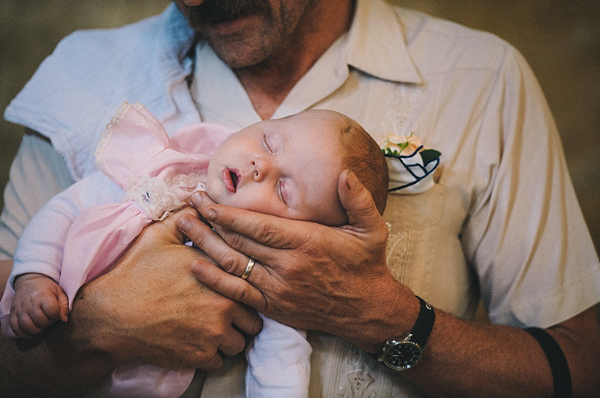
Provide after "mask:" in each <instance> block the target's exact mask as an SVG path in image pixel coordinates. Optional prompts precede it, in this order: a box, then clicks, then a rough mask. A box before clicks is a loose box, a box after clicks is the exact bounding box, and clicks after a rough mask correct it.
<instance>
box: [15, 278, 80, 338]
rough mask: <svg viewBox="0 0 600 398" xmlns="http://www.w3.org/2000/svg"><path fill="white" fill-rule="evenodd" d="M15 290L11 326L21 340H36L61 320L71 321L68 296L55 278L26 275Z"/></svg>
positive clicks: (18, 281) (16, 284)
mask: <svg viewBox="0 0 600 398" xmlns="http://www.w3.org/2000/svg"><path fill="white" fill-rule="evenodd" d="M14 286H15V296H14V297H13V301H12V305H11V308H10V318H9V323H10V327H11V328H12V330H13V332H14V333H15V335H16V336H17V337H32V336H33V335H35V334H38V333H40V332H41V331H42V330H43V329H44V328H46V327H47V326H49V325H50V324H51V323H53V322H54V321H56V320H57V319H60V320H61V321H63V322H66V321H67V314H68V312H69V301H68V299H67V295H66V294H65V292H64V291H63V289H62V288H61V287H60V286H59V285H58V283H56V282H54V280H52V279H51V278H49V277H47V276H46V275H42V274H34V273H30V274H23V275H20V276H19V277H17V278H16V280H15V283H14Z"/></svg>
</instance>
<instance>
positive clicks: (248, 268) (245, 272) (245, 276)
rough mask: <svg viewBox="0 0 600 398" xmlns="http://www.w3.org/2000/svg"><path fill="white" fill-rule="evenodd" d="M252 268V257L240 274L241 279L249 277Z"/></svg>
mask: <svg viewBox="0 0 600 398" xmlns="http://www.w3.org/2000/svg"><path fill="white" fill-rule="evenodd" d="M252 268H254V259H253V258H252V257H250V258H249V260H248V264H247V265H246V269H245V270H244V273H243V274H242V279H243V280H246V279H248V277H249V276H250V272H252Z"/></svg>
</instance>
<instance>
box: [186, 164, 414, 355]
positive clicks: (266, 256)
mask: <svg viewBox="0 0 600 398" xmlns="http://www.w3.org/2000/svg"><path fill="white" fill-rule="evenodd" d="M338 192H339V195H340V199H341V202H342V204H343V206H344V208H345V209H346V211H347V215H348V219H349V223H348V225H345V226H343V227H339V228H331V227H327V226H323V225H320V224H316V223H311V222H302V221H294V220H287V219H281V218H278V217H273V216H269V215H264V214H258V213H253V212H248V211H244V210H241V209H235V208H231V207H226V206H222V205H216V204H214V203H212V202H211V201H210V199H209V198H208V196H206V194H204V193H201V194H197V195H195V196H194V197H193V200H194V204H195V205H196V206H197V208H198V210H199V211H200V213H201V214H202V215H203V217H205V218H206V219H207V220H208V221H209V222H211V223H212V224H213V226H214V227H215V229H216V230H217V231H218V232H219V234H220V235H221V236H222V238H223V239H221V238H220V237H219V236H218V235H216V234H214V233H212V231H211V230H210V228H209V227H207V226H205V225H203V224H202V223H200V222H197V221H196V220H193V219H192V218H189V217H188V218H182V219H181V220H180V223H179V227H180V229H181V230H182V231H184V233H186V234H187V235H188V236H189V237H190V238H191V239H192V240H193V241H194V242H195V243H196V245H198V246H199V247H200V248H201V249H202V250H204V251H205V252H206V253H207V254H208V255H209V256H210V257H211V258H212V259H213V260H215V262H216V263H218V264H219V265H220V266H221V267H222V268H223V269H224V270H225V271H227V272H228V273H229V274H228V273H226V272H224V271H223V270H221V269H219V268H218V267H216V266H214V265H212V264H210V263H208V262H205V261H203V262H196V263H195V265H194V273H195V274H196V276H197V277H198V279H199V280H200V281H201V282H203V283H204V284H206V285H207V286H210V287H211V288H213V289H215V290H216V291H218V292H220V293H222V294H224V295H226V296H228V297H230V298H232V299H234V300H238V301H240V302H243V303H246V304H248V305H250V306H252V307H254V308H256V309H257V310H259V311H260V312H263V313H264V314H265V315H267V316H269V317H272V318H274V319H276V320H278V321H280V322H283V323H286V324H289V325H292V326H296V327H301V328H307V329H316V330H323V331H326V332H329V333H332V334H335V335H337V336H340V337H342V338H344V339H346V340H348V341H350V342H353V343H354V344H356V345H357V346H359V347H360V348H363V349H365V350H367V351H375V347H376V345H377V343H380V342H381V330H382V327H385V325H383V324H382V322H381V321H380V319H381V318H382V317H383V318H384V319H385V317H386V316H387V315H386V314H390V317H389V319H390V320H391V319H394V323H395V327H396V328H397V327H398V326H397V325H402V322H400V323H399V322H398V319H395V318H397V316H398V314H397V313H398V311H397V309H398V308H409V309H410V310H408V311H407V314H405V315H406V316H405V318H407V319H406V320H405V321H404V322H405V323H406V326H407V330H408V328H410V326H411V325H412V323H411V322H414V319H416V313H417V311H418V301H417V300H416V298H415V297H414V295H412V294H410V291H409V290H408V289H407V288H405V287H404V286H402V285H400V284H399V283H397V282H396V281H395V280H394V278H393V277H392V275H391V273H390V272H389V270H388V269H387V266H386V261H385V250H386V243H387V242H386V241H387V227H386V225H385V222H384V221H383V219H382V217H381V216H380V215H379V213H378V211H377V209H376V207H375V205H374V203H373V200H372V198H371V195H370V194H369V192H368V191H367V190H366V189H365V188H364V187H363V186H362V185H361V184H360V182H359V181H358V179H357V178H356V176H355V175H354V174H353V173H351V172H348V171H344V172H342V173H341V175H340V178H339V181H338ZM242 253H244V254H242ZM248 256H251V257H253V258H254V259H256V260H257V264H256V265H255V267H254V269H253V271H252V273H251V274H250V276H249V278H248V279H247V280H246V281H244V280H242V279H241V278H239V276H240V275H242V273H243V271H244V269H245V267H246V265H247V263H248ZM248 282H249V283H248ZM410 300H413V302H412V306H411V302H410ZM392 311H394V312H395V313H396V314H394V315H392V314H391V312H392ZM413 316H414V318H413ZM401 333H402V331H398V335H400V334H401Z"/></svg>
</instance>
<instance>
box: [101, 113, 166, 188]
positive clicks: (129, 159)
mask: <svg viewBox="0 0 600 398" xmlns="http://www.w3.org/2000/svg"><path fill="white" fill-rule="evenodd" d="M168 144H169V136H168V135H167V132H166V131H165V129H164V128H163V126H162V125H161V124H160V122H159V121H158V120H157V119H156V118H155V117H154V116H153V115H152V114H151V113H150V112H148V111H147V110H146V108H144V107H143V106H142V105H140V104H134V105H132V104H129V103H127V102H126V103H124V104H123V105H122V106H121V108H119V110H118V111H117V114H116V115H115V116H114V117H113V118H112V120H111V121H110V123H109V124H108V125H107V126H106V129H105V130H104V133H103V135H102V139H101V140H100V143H99V144H98V147H97V149H96V152H95V156H96V163H97V164H98V167H99V168H100V170H101V171H102V173H104V174H106V175H107V176H108V177H109V178H110V179H111V180H113V181H114V182H115V183H117V184H118V185H119V186H121V187H122V188H123V189H125V188H126V186H127V182H128V180H129V179H130V178H131V177H132V176H133V175H136V174H137V173H138V172H139V171H140V170H141V169H142V168H143V167H144V166H145V165H147V164H148V161H149V160H150V159H152V158H153V157H154V156H156V155H157V154H158V153H160V152H162V151H163V150H164V149H165V148H166V147H167V146H168Z"/></svg>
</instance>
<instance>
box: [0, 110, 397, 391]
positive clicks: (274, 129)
mask: <svg viewBox="0 0 600 398" xmlns="http://www.w3.org/2000/svg"><path fill="white" fill-rule="evenodd" d="M96 160H97V163H98V166H99V168H100V170H101V171H102V173H95V174H92V175H91V176H89V177H87V178H85V179H83V180H81V181H79V182H78V183H76V184H74V185H73V186H72V187H70V188H69V189H67V190H66V191H64V192H63V193H61V194H59V195H57V196H56V197H55V198H53V199H52V200H51V201H50V202H48V204H47V205H46V206H45V207H44V208H43V209H42V210H40V212H39V213H38V214H36V216H35V217H34V218H33V219H32V221H31V222H30V223H29V225H28V226H27V228H26V230H25V232H24V233H23V236H22V237H21V239H20V240H19V244H18V247H17V250H16V252H15V260H14V266H13V271H12V273H11V277H10V278H9V281H8V283H7V287H6V289H5V294H4V297H3V298H2V301H1V302H0V316H1V322H2V331H3V333H4V334H5V335H10V336H13V337H29V336H32V335H34V334H37V333H39V332H41V330H43V328H45V327H47V326H48V325H50V324H51V323H52V322H54V321H56V320H58V319H60V320H62V321H67V314H68V311H69V308H70V307H71V305H72V302H73V299H74V297H75V294H76V293H77V290H78V289H79V288H80V287H81V286H82V285H83V284H84V283H85V282H87V281H89V280H91V279H93V278H95V277H97V276H99V275H101V274H103V273H106V272H108V271H109V270H110V269H111V268H112V266H113V265H114V263H115V261H116V260H117V259H118V257H119V256H120V254H121V253H122V252H123V251H124V250H125V249H126V248H127V246H128V245H129V244H130V243H131V242H132V241H133V240H134V239H135V237H136V236H137V235H138V234H139V233H140V232H141V231H142V229H143V228H144V227H145V226H146V225H148V224H149V223H151V222H153V221H159V220H162V219H164V218H165V217H167V216H168V215H169V214H171V213H173V212H174V211H176V210H178V209H180V208H181V207H183V206H185V205H186V203H187V201H188V199H189V197H190V196H191V194H193V192H195V191H197V190H205V191H206V192H207V194H208V195H209V197H210V198H211V199H212V200H214V201H215V202H217V203H222V204H227V205H231V206H236V207H241V208H244V209H248V210H253V211H257V212H262V213H267V214H273V215H276V216H280V217H286V218H291V219H298V220H306V221H314V222H319V223H323V224H326V225H332V226H336V225H343V224H344V223H346V221H347V218H346V215H345V212H344V209H343V207H342V206H341V203H340V200H339V197H338V193H337V181H338V176H339V174H340V172H341V171H342V170H344V169H350V170H352V171H353V172H354V173H355V174H356V175H357V177H358V178H359V180H360V181H361V182H362V183H363V184H364V185H365V186H366V188H367V189H368V190H369V191H370V192H371V195H372V196H373V199H374V201H375V203H376V205H377V208H378V210H379V211H380V212H381V213H383V210H384V208H385V203H386V198H387V188H388V169H387V165H386V161H385V158H384V156H383V154H382V153H381V150H380V149H379V147H378V145H377V144H376V143H375V141H374V140H373V139H372V138H371V137H370V136H369V135H368V133H366V132H365V131H364V129H363V128H362V127H361V126H360V125H358V124H357V123H356V122H355V121H353V120H352V119H350V118H348V117H346V116H344V115H341V114H339V113H337V112H333V111H325V110H311V111H305V112H302V113H299V114H297V115H293V116H289V117H287V118H283V119H276V120H267V121H263V122H260V123H257V124H255V125H252V126H249V127H247V128H245V129H243V130H241V131H239V132H237V133H234V132H233V131H232V130H229V129H227V128H223V127H220V126H216V125H210V124H205V123H200V124H197V125H190V126H185V127H183V128H182V129H180V130H179V131H178V132H176V133H175V134H174V135H173V137H171V138H169V137H168V135H167V133H166V132H165V131H164V129H163V127H162V126H161V124H160V122H159V121H158V120H157V119H155V118H154V116H153V115H152V114H150V113H149V112H148V111H147V110H146V109H145V108H144V107H143V106H141V105H129V104H125V105H124V106H123V107H122V109H121V110H120V111H119V113H118V114H117V116H115V118H113V120H112V121H111V123H109V125H108V126H107V129H106V131H105V133H104V135H103V138H102V140H101V142H100V144H99V145H98V149H97V150H96ZM13 287H14V290H13ZM263 319H264V326H263V331H261V333H260V334H259V336H260V338H257V339H256V340H255V342H254V345H253V347H251V349H250V350H249V351H248V353H247V355H248V361H249V370H248V372H247V376H246V391H247V394H248V395H249V396H253V397H258V396H272V394H273V393H274V392H275V391H277V392H278V393H279V394H280V395H282V396H306V395H307V392H308V378H309V374H310V370H309V363H310V362H309V357H310V352H311V349H310V346H309V345H308V343H307V342H306V340H305V332H304V331H298V330H295V329H292V328H289V327H287V326H284V325H281V324H278V323H277V322H275V321H273V320H270V319H268V318H263ZM269 336H273V337H275V339H274V340H277V341H279V342H280V343H279V344H282V345H283V346H285V347H278V346H274V344H277V343H273V342H272V340H271V339H270V337H269ZM286 347H288V348H289V347H296V348H295V349H296V351H297V352H296V353H293V354H290V353H288V354H281V352H282V351H281V350H282V348H283V349H285V348H286ZM256 355H260V357H261V361H253V358H255V357H256ZM265 359H266V360H268V361H270V362H267V363H264V362H265ZM290 361H291V362H293V363H290ZM291 367H293V369H294V371H290V370H291V369H292V368H291ZM194 372H195V370H194V369H188V370H170V369H162V368H158V367H154V366H151V365H139V366H125V365H123V366H121V367H119V368H118V369H116V370H115V371H114V372H113V374H112V376H111V380H108V381H107V382H106V383H105V385H104V386H103V388H102V390H103V392H104V393H105V394H106V395H108V396H125V395H127V396H131V395H135V396H148V397H150V396H161V397H171V396H172V397H178V396H180V395H181V394H182V393H183V392H184V391H185V389H186V388H187V387H188V385H189V383H190V382H191V379H192V378H193V374H194ZM141 375H143V377H141ZM136 380H137V381H138V382H136ZM282 380H285V382H282ZM272 381H277V382H276V386H272V385H270V384H271V382H272ZM159 384H160V385H159Z"/></svg>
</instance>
